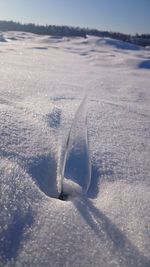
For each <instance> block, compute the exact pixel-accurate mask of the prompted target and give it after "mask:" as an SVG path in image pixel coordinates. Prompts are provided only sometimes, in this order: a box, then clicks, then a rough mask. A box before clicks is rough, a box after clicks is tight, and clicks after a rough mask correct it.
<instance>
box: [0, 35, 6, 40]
mask: <svg viewBox="0 0 150 267" xmlns="http://www.w3.org/2000/svg"><path fill="white" fill-rule="evenodd" d="M0 42H7V41H6V39H5V38H4V36H3V35H2V34H0Z"/></svg>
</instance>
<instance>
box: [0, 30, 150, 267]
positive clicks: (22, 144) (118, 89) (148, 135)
mask: <svg viewBox="0 0 150 267" xmlns="http://www.w3.org/2000/svg"><path fill="white" fill-rule="evenodd" d="M85 95H86V97H87V113H86V125H87V130H88V142H89V151H88V150H87V147H86V146H85V144H87V143H86V142H85V141H86V138H87V135H86V134H87V133H86V129H85V132H84V126H83V125H84V123H83V122H85V114H84V111H83V110H80V112H79V113H78V112H77V113H76V111H77V110H78V107H79V105H80V103H81V102H82V100H83V98H84V96H85ZM75 114H77V115H75ZM82 116H83V117H82ZM82 119H83V120H82ZM71 125H72V128H71ZM80 126H81V127H80ZM70 128H71V129H72V130H70ZM70 131H71V137H70V140H76V141H75V143H73V145H74V148H75V149H77V150H78V147H79V148H83V149H81V151H82V156H83V157H79V158H78V157H77V158H76V157H75V156H74V157H75V159H76V161H74V163H73V161H72V160H70V163H69V160H68V164H69V165H68V166H67V167H66V168H67V170H66V174H65V170H64V176H65V175H67V171H68V176H67V177H64V179H66V178H71V179H68V181H67V186H66V190H68V191H67V194H70V196H69V197H68V199H67V201H62V200H60V199H58V197H59V194H60V187H61V186H60V184H61V180H60V179H61V177H60V170H61V168H62V165H63V163H62V162H64V161H63V160H64V153H65V149H66V141H67V137H68V135H69V132H70ZM80 131H81V132H80ZM73 136H74V137H75V139H72V138H74V137H73ZM0 137H1V141H0V266H7V267H8V266H17V267H20V266H32V267H34V266H36V267H41V266H50V267H51V266H54V267H59V266H61V267H63V266H64V267H85V266H86V267H88V266H89V267H109V266H111V267H114V266H120V267H122V266H124V267H127V266H135V267H138V266H141V267H145V266H147V267H148V266H150V236H149V234H150V208H149V207H150V182H149V178H150V177H149V176H150V164H149V159H150V50H149V49H144V48H141V47H138V46H135V45H133V44H132V45H131V44H128V43H124V42H121V41H117V40H113V39H110V38H98V37H92V36H88V38H87V39H83V38H79V37H78V38H71V37H70V38H68V37H64V38H63V37H62V38H61V37H60V38H58V37H54V36H53V37H52V36H38V35H34V34H31V33H22V32H5V33H1V34H0ZM81 137H83V140H82V138H81ZM80 138H81V139H80ZM71 142H72V141H70V147H69V150H68V151H71V148H72V145H71ZM76 145H77V146H76ZM84 148H85V150H84ZM84 151H85V152H84ZM68 153H70V152H68ZM74 153H76V150H75V152H74ZM67 155H69V154H67ZM67 155H66V157H67ZM80 156H81V155H80ZM81 158H83V159H84V160H85V159H86V161H84V163H85V162H86V167H84V174H85V171H87V173H88V175H87V176H86V177H88V179H87V180H85V179H86V178H85V177H84V175H83V177H84V178H83V179H81V180H80V181H79V180H78V179H77V180H75V178H77V176H78V177H79V176H80V174H82V169H81V170H78V168H77V166H78V167H79V166H81V165H82V160H81ZM79 159H80V160H79ZM90 162H91V168H92V171H91V175H90V167H89V164H90ZM61 164H62V165H61ZM71 164H72V165H71ZM75 165H76V166H75ZM74 167H75V168H76V172H74V173H73V172H72V170H73V168H74ZM88 167H89V169H88ZM72 173H73V176H71V175H72ZM72 178H73V179H72ZM90 178H91V182H90ZM64 181H65V180H64ZM84 183H85V184H84ZM80 187H81V191H82V189H83V191H84V192H86V191H87V189H88V192H87V193H86V194H85V193H84V194H82V192H81V193H80V194H72V192H71V191H70V190H73V191H76V190H77V191H78V190H79V188H80ZM70 188H71V189H70ZM84 188H85V190H84Z"/></svg>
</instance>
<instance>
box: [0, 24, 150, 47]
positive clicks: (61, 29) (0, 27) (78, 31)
mask: <svg viewBox="0 0 150 267" xmlns="http://www.w3.org/2000/svg"><path fill="white" fill-rule="evenodd" d="M0 31H23V32H31V33H35V34H41V35H56V36H80V37H84V38H86V37H87V35H93V36H98V37H110V38H114V39H118V40H122V41H126V42H130V43H134V44H137V45H141V46H150V34H136V35H130V34H123V33H119V32H111V31H100V30H96V29H88V28H80V27H70V26H56V25H45V26H43V25H35V24H33V23H29V24H22V23H19V22H14V21H0Z"/></svg>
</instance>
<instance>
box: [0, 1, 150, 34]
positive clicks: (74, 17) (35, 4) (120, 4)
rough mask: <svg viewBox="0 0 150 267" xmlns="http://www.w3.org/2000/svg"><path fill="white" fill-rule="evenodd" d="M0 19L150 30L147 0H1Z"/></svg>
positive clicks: (119, 29) (125, 30)
mask: <svg viewBox="0 0 150 267" xmlns="http://www.w3.org/2000/svg"><path fill="white" fill-rule="evenodd" d="M0 20H14V21H19V22H25V23H28V22H34V23H37V24H56V25H69V26H70V25H71V26H80V27H89V28H97V29H100V30H112V31H120V32H124V33H136V32H137V33H150V0H0Z"/></svg>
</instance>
